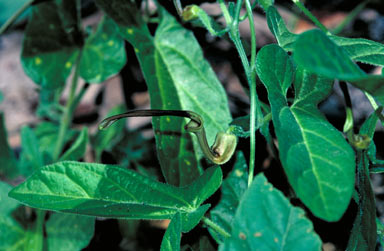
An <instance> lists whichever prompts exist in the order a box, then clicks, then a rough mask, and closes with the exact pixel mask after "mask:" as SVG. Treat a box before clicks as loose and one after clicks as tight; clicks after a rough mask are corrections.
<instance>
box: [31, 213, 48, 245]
mask: <svg viewBox="0 0 384 251" xmlns="http://www.w3.org/2000/svg"><path fill="white" fill-rule="evenodd" d="M46 213H47V211H44V210H40V209H36V223H35V227H34V230H33V232H34V235H35V238H34V240H35V243H34V245H33V246H34V248H35V250H43V248H44V219H45V215H46Z"/></svg>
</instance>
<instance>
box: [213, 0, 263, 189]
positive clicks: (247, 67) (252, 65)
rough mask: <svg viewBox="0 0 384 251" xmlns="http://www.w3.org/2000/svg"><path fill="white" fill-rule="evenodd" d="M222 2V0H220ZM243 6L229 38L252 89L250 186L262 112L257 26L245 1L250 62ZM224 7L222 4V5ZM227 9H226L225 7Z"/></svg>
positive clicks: (240, 4) (239, 3)
mask: <svg viewBox="0 0 384 251" xmlns="http://www.w3.org/2000/svg"><path fill="white" fill-rule="evenodd" d="M220 2H222V0H220ZM242 4H243V1H242V0H239V1H237V3H236V10H235V16H234V19H233V20H232V22H231V23H230V32H229V36H230V38H231V39H232V41H233V43H234V44H235V47H236V49H237V51H238V53H239V56H240V60H241V62H242V64H243V67H244V71H245V75H246V77H247V81H248V85H249V89H250V103H251V109H250V125H249V128H250V157H249V175H248V186H249V185H250V184H251V183H252V181H253V175H254V170H255V157H256V156H255V155H256V112H257V111H260V109H257V108H258V107H259V105H258V104H259V101H258V100H259V99H258V96H257V92H256V32H255V25H254V21H253V13H252V5H251V4H250V2H249V0H245V7H246V10H247V16H248V20H249V26H250V31H251V61H250V62H249V61H248V58H247V55H246V53H245V50H244V47H243V44H242V43H241V40H240V33H239V18H240V17H239V16H240V10H241V6H242ZM220 6H222V4H221V5H220ZM225 9H226V7H225Z"/></svg>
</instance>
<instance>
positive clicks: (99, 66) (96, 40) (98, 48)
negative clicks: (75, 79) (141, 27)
mask: <svg viewBox="0 0 384 251" xmlns="http://www.w3.org/2000/svg"><path fill="white" fill-rule="evenodd" d="M126 61H127V57H126V53H125V48H124V40H123V39H122V38H121V37H120V35H119V30H118V27H117V25H116V24H115V23H114V22H113V21H112V19H110V18H108V17H104V18H103V19H102V21H101V22H100V23H99V25H98V27H97V31H96V32H95V33H93V34H92V35H91V36H90V37H89V38H88V39H87V40H86V42H85V45H84V48H83V51H82V54H81V60H80V76H81V77H82V78H83V79H84V80H85V81H87V82H90V83H100V82H102V81H104V80H106V79H108V78H109V77H111V76H112V75H115V74H117V73H119V71H120V70H121V69H122V68H123V66H124V65H125V63H126Z"/></svg>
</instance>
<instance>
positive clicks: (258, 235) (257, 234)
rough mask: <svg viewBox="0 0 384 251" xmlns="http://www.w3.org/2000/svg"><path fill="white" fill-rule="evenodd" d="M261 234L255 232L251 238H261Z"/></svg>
mask: <svg viewBox="0 0 384 251" xmlns="http://www.w3.org/2000/svg"><path fill="white" fill-rule="evenodd" d="M262 235H263V234H262V233H261V232H256V233H254V234H253V236H255V237H260V236H262Z"/></svg>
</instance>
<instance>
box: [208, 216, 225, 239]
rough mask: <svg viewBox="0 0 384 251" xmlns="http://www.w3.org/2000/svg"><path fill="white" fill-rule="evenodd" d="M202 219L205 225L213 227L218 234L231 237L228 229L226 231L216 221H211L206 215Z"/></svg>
mask: <svg viewBox="0 0 384 251" xmlns="http://www.w3.org/2000/svg"><path fill="white" fill-rule="evenodd" d="M202 221H203V222H204V224H205V225H207V226H208V227H210V228H212V229H213V230H214V231H215V232H217V233H218V234H220V235H222V236H223V237H225V238H229V237H231V235H230V234H229V233H228V232H227V231H225V230H224V229H223V228H221V227H220V226H219V225H217V224H216V223H214V222H213V221H211V220H210V219H209V218H207V217H205V216H204V217H203V218H202Z"/></svg>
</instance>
